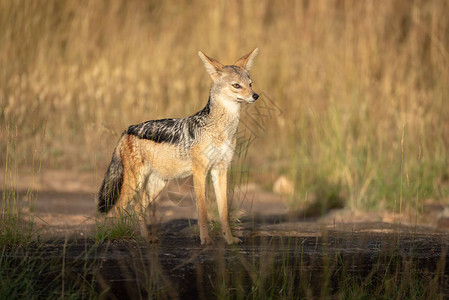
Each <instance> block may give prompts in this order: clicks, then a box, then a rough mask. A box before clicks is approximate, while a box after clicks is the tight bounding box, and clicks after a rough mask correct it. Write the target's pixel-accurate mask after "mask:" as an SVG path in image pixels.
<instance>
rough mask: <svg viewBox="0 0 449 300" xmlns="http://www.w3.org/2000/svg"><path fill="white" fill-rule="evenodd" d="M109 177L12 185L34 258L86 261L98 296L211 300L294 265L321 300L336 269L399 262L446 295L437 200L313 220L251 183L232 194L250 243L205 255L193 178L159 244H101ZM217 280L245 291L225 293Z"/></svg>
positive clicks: (48, 178) (172, 188) (163, 199)
mask: <svg viewBox="0 0 449 300" xmlns="http://www.w3.org/2000/svg"><path fill="white" fill-rule="evenodd" d="M0 175H1V176H5V175H4V174H0ZM3 179H4V178H3ZM101 179H102V178H101V176H97V175H92V174H86V173H82V174H77V173H69V172H61V171H46V172H42V173H41V174H39V176H25V175H24V176H22V177H21V179H20V181H18V182H16V184H15V186H14V188H17V189H18V190H19V193H18V195H17V196H16V197H17V199H18V200H19V204H20V206H21V207H23V210H24V211H25V213H26V214H25V215H28V216H32V217H33V218H34V221H35V223H36V226H37V228H38V234H39V236H40V237H41V240H44V241H46V242H45V244H44V245H39V246H36V247H35V248H33V247H31V248H30V249H29V251H30V252H31V253H35V254H36V255H40V256H42V257H44V258H45V257H49V258H50V257H55V256H56V257H64V258H65V259H66V260H67V264H68V265H70V261H73V262H75V261H77V259H80V257H83V259H84V260H85V263H86V264H85V265H89V266H91V267H89V268H88V269H87V271H86V269H85V268H84V269H79V268H78V267H74V269H73V270H72V271H73V272H75V273H77V272H78V273H80V274H81V275H82V276H85V277H86V276H87V277H89V276H90V277H95V282H96V289H97V290H98V291H107V297H109V298H112V299H114V298H115V299H122V298H139V297H149V296H155V292H157V293H160V294H158V295H159V296H164V297H162V298H165V297H167V298H181V299H186V298H194V299H198V298H202V297H203V298H210V297H211V296H216V294H217V293H218V292H220V291H221V292H223V293H225V294H224V295H227V296H229V295H234V296H235V295H237V294H236V293H238V292H239V291H240V292H241V291H242V290H243V291H244V290H245V289H246V288H247V287H251V286H254V285H255V284H256V285H257V284H258V283H260V280H259V281H258V280H256V279H255V277H254V276H255V274H258V275H257V276H261V275H260V274H262V273H264V272H265V271H266V270H271V271H269V272H268V271H267V272H268V273H267V274H271V275H267V276H274V277H276V276H278V275H279V274H277V273H276V272H277V270H280V269H282V267H283V266H285V263H286V261H287V262H289V265H288V270H287V271H288V272H291V274H293V275H295V274H296V275H295V276H293V277H292V278H293V279H292V280H293V281H294V282H297V283H298V284H299V280H300V278H302V279H303V280H305V279H304V278H307V280H308V282H309V287H308V288H309V289H310V291H311V293H312V294H313V295H320V284H321V282H322V281H323V280H324V279H323V276H326V274H325V270H329V268H330V269H331V270H332V274H333V275H332V276H334V277H335V278H337V279H338V278H341V277H342V276H343V277H344V276H346V275H344V274H353V275H354V276H359V277H360V276H362V277H363V276H372V274H373V273H372V272H373V270H374V269H375V270H376V272H375V274H387V273H388V272H396V271H397V272H399V273H400V272H406V270H405V269H403V268H399V269H397V268H396V267H398V266H399V265H397V266H396V267H395V268H390V267H389V265H390V264H391V262H392V261H398V262H401V263H402V262H405V263H411V262H412V263H413V266H414V270H415V271H414V272H415V273H416V274H418V275H419V276H421V275H422V276H424V277H423V278H428V282H431V279H432V278H433V277H432V276H431V275H432V274H436V272H442V273H441V274H439V275H438V276H440V277H441V278H443V279H445V280H443V281H442V284H441V285H440V286H439V290H441V291H444V292H445V293H447V292H449V288H448V284H447V282H448V281H447V280H446V279H448V275H449V273H448V272H449V268H447V262H448V261H449V260H447V259H446V258H447V256H448V255H447V249H448V246H449V242H448V241H449V239H448V235H447V233H446V231H445V230H446V229H445V228H446V227H444V226H443V227H438V226H439V224H440V223H444V222H442V221H441V220H443V221H444V217H445V206H443V205H441V204H437V203H433V202H429V204H426V205H425V206H424V209H423V213H422V214H421V215H420V216H419V217H416V218H414V217H413V216H412V217H407V216H404V215H402V216H401V215H398V214H391V213H389V214H386V213H379V212H376V213H366V212H360V211H350V210H348V209H339V210H334V211H330V212H328V214H327V215H325V216H323V217H319V218H317V217H316V218H306V217H305V216H304V215H303V214H302V213H301V212H298V213H291V212H289V211H288V208H287V205H286V201H285V199H283V197H281V196H278V195H275V194H273V193H270V192H266V191H263V190H261V189H259V188H257V186H255V185H254V184H252V185H248V186H245V187H240V188H239V187H237V188H236V189H235V190H234V193H233V197H232V203H233V214H234V215H235V216H237V217H238V220H239V223H238V224H236V226H235V228H234V232H235V234H236V235H237V236H239V237H240V238H241V239H242V240H243V244H241V245H238V246H231V247H230V246H226V245H224V242H223V239H222V238H221V237H219V236H217V237H216V238H215V239H214V240H215V245H214V246H211V247H205V248H203V247H201V246H200V242H199V238H198V236H197V233H196V227H195V224H196V208H195V204H194V198H193V193H192V190H191V181H190V180H184V181H180V182H172V183H171V184H169V186H168V187H167V188H166V189H165V190H164V191H163V192H162V193H161V195H160V199H159V200H158V202H157V213H156V219H157V220H158V225H157V232H158V237H159V240H160V242H159V243H158V244H156V245H152V244H147V243H145V242H143V241H138V242H136V241H122V242H105V243H102V244H96V243H95V242H94V240H93V239H92V237H93V236H94V233H95V229H96V224H97V217H98V215H97V213H96V209H95V193H96V191H97V188H98V187H99V185H100V182H101ZM1 182H7V180H1ZM7 188H8V187H3V190H6V189H7ZM212 197H213V195H212ZM442 216H443V217H442ZM64 241H65V242H64ZM87 249H90V250H87ZM11 255H13V254H11ZM325 257H327V258H325ZM324 262H326V263H324ZM441 264H443V266H444V267H443V268H442V269H441ZM77 268H78V269H77ZM267 268H268V269H267ZM264 270H265V271H264ZM342 270H344V272H345V273H341V272H342ZM441 270H442V271H441ZM284 271H285V270H284ZM223 272H224V273H223ZM270 272H271V273H270ZM326 272H327V271H326ZM377 272H378V273H377ZM382 272H383V273H382ZM429 274H430V275H429ZM236 276H237V277H236ZM376 276H377V275H376ZM379 276H380V275H379ZM426 276H427V277H426ZM274 277H273V278H272V279H273V280H274ZM235 278H238V280H237V279H235ZM265 279H266V278H265ZM265 279H264V280H265ZM234 280H236V281H237V282H235V283H233V281H234ZM267 280H268V279H267ZM373 280H374V279H373ZM376 280H377V279H376ZM425 280H427V279H425ZM219 282H222V283H225V284H229V286H235V285H237V287H232V289H231V290H226V289H225V290H223V291H222V290H221V288H220V286H217V284H219ZM332 282H334V281H332ZM333 284H334V283H333ZM335 288H337V287H335ZM298 295H299V294H298ZM156 296H157V295H156ZM156 298H157V297H156Z"/></svg>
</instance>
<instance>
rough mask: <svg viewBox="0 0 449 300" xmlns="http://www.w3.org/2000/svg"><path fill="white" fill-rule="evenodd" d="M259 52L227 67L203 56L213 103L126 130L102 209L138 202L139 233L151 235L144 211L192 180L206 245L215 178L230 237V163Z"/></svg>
mask: <svg viewBox="0 0 449 300" xmlns="http://www.w3.org/2000/svg"><path fill="white" fill-rule="evenodd" d="M257 52H258V49H257V48H256V49H254V50H253V51H251V52H250V53H248V54H247V55H245V56H243V57H242V58H240V59H239V60H238V61H237V62H236V63H235V64H234V65H230V66H225V65H222V64H221V63H220V62H218V61H216V60H215V59H213V58H210V57H208V56H206V55H205V54H203V53H202V52H199V56H200V58H201V59H202V60H203V62H204V65H205V67H206V70H207V71H208V73H209V75H210V76H211V78H212V81H213V82H212V86H211V89H210V94H209V101H208V102H207V104H206V106H205V107H204V108H203V109H202V110H200V111H199V112H197V113H196V114H194V115H192V116H189V117H186V118H180V119H160V120H151V121H147V122H144V123H141V124H137V125H132V126H130V127H128V129H127V130H125V131H124V132H123V134H122V136H121V138H120V140H119V142H118V144H117V146H116V147H115V150H114V152H113V155H112V160H111V164H110V165H109V168H108V170H107V171H106V174H105V178H104V180H103V183H102V185H101V188H100V192H99V196H98V209H99V211H100V212H108V211H109V210H110V209H111V208H112V207H113V206H114V205H115V210H114V213H115V214H116V215H119V214H120V211H121V209H125V208H126V207H127V206H128V205H129V204H130V203H131V202H132V201H133V200H134V201H135V211H136V213H137V214H138V215H139V218H140V224H141V226H140V230H141V233H142V234H143V235H144V236H145V237H149V236H148V232H147V225H146V224H147V222H146V214H145V211H146V209H147V207H148V205H149V203H151V202H152V201H153V200H154V199H155V198H156V197H157V196H158V194H159V193H160V191H161V190H162V189H163V188H164V186H165V185H166V183H167V181H168V180H170V179H175V178H183V177H187V176H190V175H193V182H194V187H195V195H196V202H197V209H198V223H199V228H200V238H201V243H202V244H209V243H211V242H212V240H211V239H210V237H209V234H208V229H207V211H206V202H205V185H206V177H207V174H208V173H209V172H211V175H212V181H213V184H214V189H215V194H216V199H217V204H218V211H219V215H220V221H221V224H222V231H223V235H224V238H225V239H226V241H227V242H228V243H229V244H233V243H238V242H240V240H239V239H238V238H236V237H234V236H233V235H232V233H231V229H230V227H229V221H228V208H227V198H226V191H227V169H228V167H229V165H230V163H231V160H232V157H233V154H234V148H235V142H236V132H237V128H238V124H239V119H240V109H241V106H242V103H243V102H246V103H253V102H255V101H256V100H257V98H258V95H257V94H256V93H254V91H253V90H252V82H251V78H250V77H249V73H248V70H249V68H250V67H251V65H252V62H253V59H254V57H255V56H256V55H257Z"/></svg>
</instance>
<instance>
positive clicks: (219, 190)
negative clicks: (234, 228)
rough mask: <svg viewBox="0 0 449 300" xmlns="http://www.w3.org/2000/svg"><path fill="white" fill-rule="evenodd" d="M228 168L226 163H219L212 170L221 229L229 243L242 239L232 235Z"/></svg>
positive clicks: (236, 242) (238, 241)
mask: <svg viewBox="0 0 449 300" xmlns="http://www.w3.org/2000/svg"><path fill="white" fill-rule="evenodd" d="M227 170H228V168H227V167H226V166H224V165H219V166H217V167H216V168H213V169H212V170H211V175H212V182H213V184H214V190H215V197H216V198H217V206H218V214H219V215H220V223H221V230H222V232H223V236H224V238H225V240H226V242H227V243H228V244H239V243H241V242H242V241H241V240H240V239H239V238H236V237H234V236H233V235H232V232H231V228H230V226H229V213H228V198H227Z"/></svg>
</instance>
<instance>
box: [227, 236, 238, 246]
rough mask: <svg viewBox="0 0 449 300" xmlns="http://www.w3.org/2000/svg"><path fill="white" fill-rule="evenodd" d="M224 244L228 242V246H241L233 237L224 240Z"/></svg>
mask: <svg viewBox="0 0 449 300" xmlns="http://www.w3.org/2000/svg"><path fill="white" fill-rule="evenodd" d="M226 242H228V244H229V245H237V244H241V243H242V240H241V239H239V238H237V237H235V236H231V237H230V238H227V239H226Z"/></svg>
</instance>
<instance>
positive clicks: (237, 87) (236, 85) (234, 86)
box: [232, 83, 241, 89]
mask: <svg viewBox="0 0 449 300" xmlns="http://www.w3.org/2000/svg"><path fill="white" fill-rule="evenodd" d="M232 87H233V88H236V89H239V88H241V86H240V84H238V83H234V84H233V85H232Z"/></svg>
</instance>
